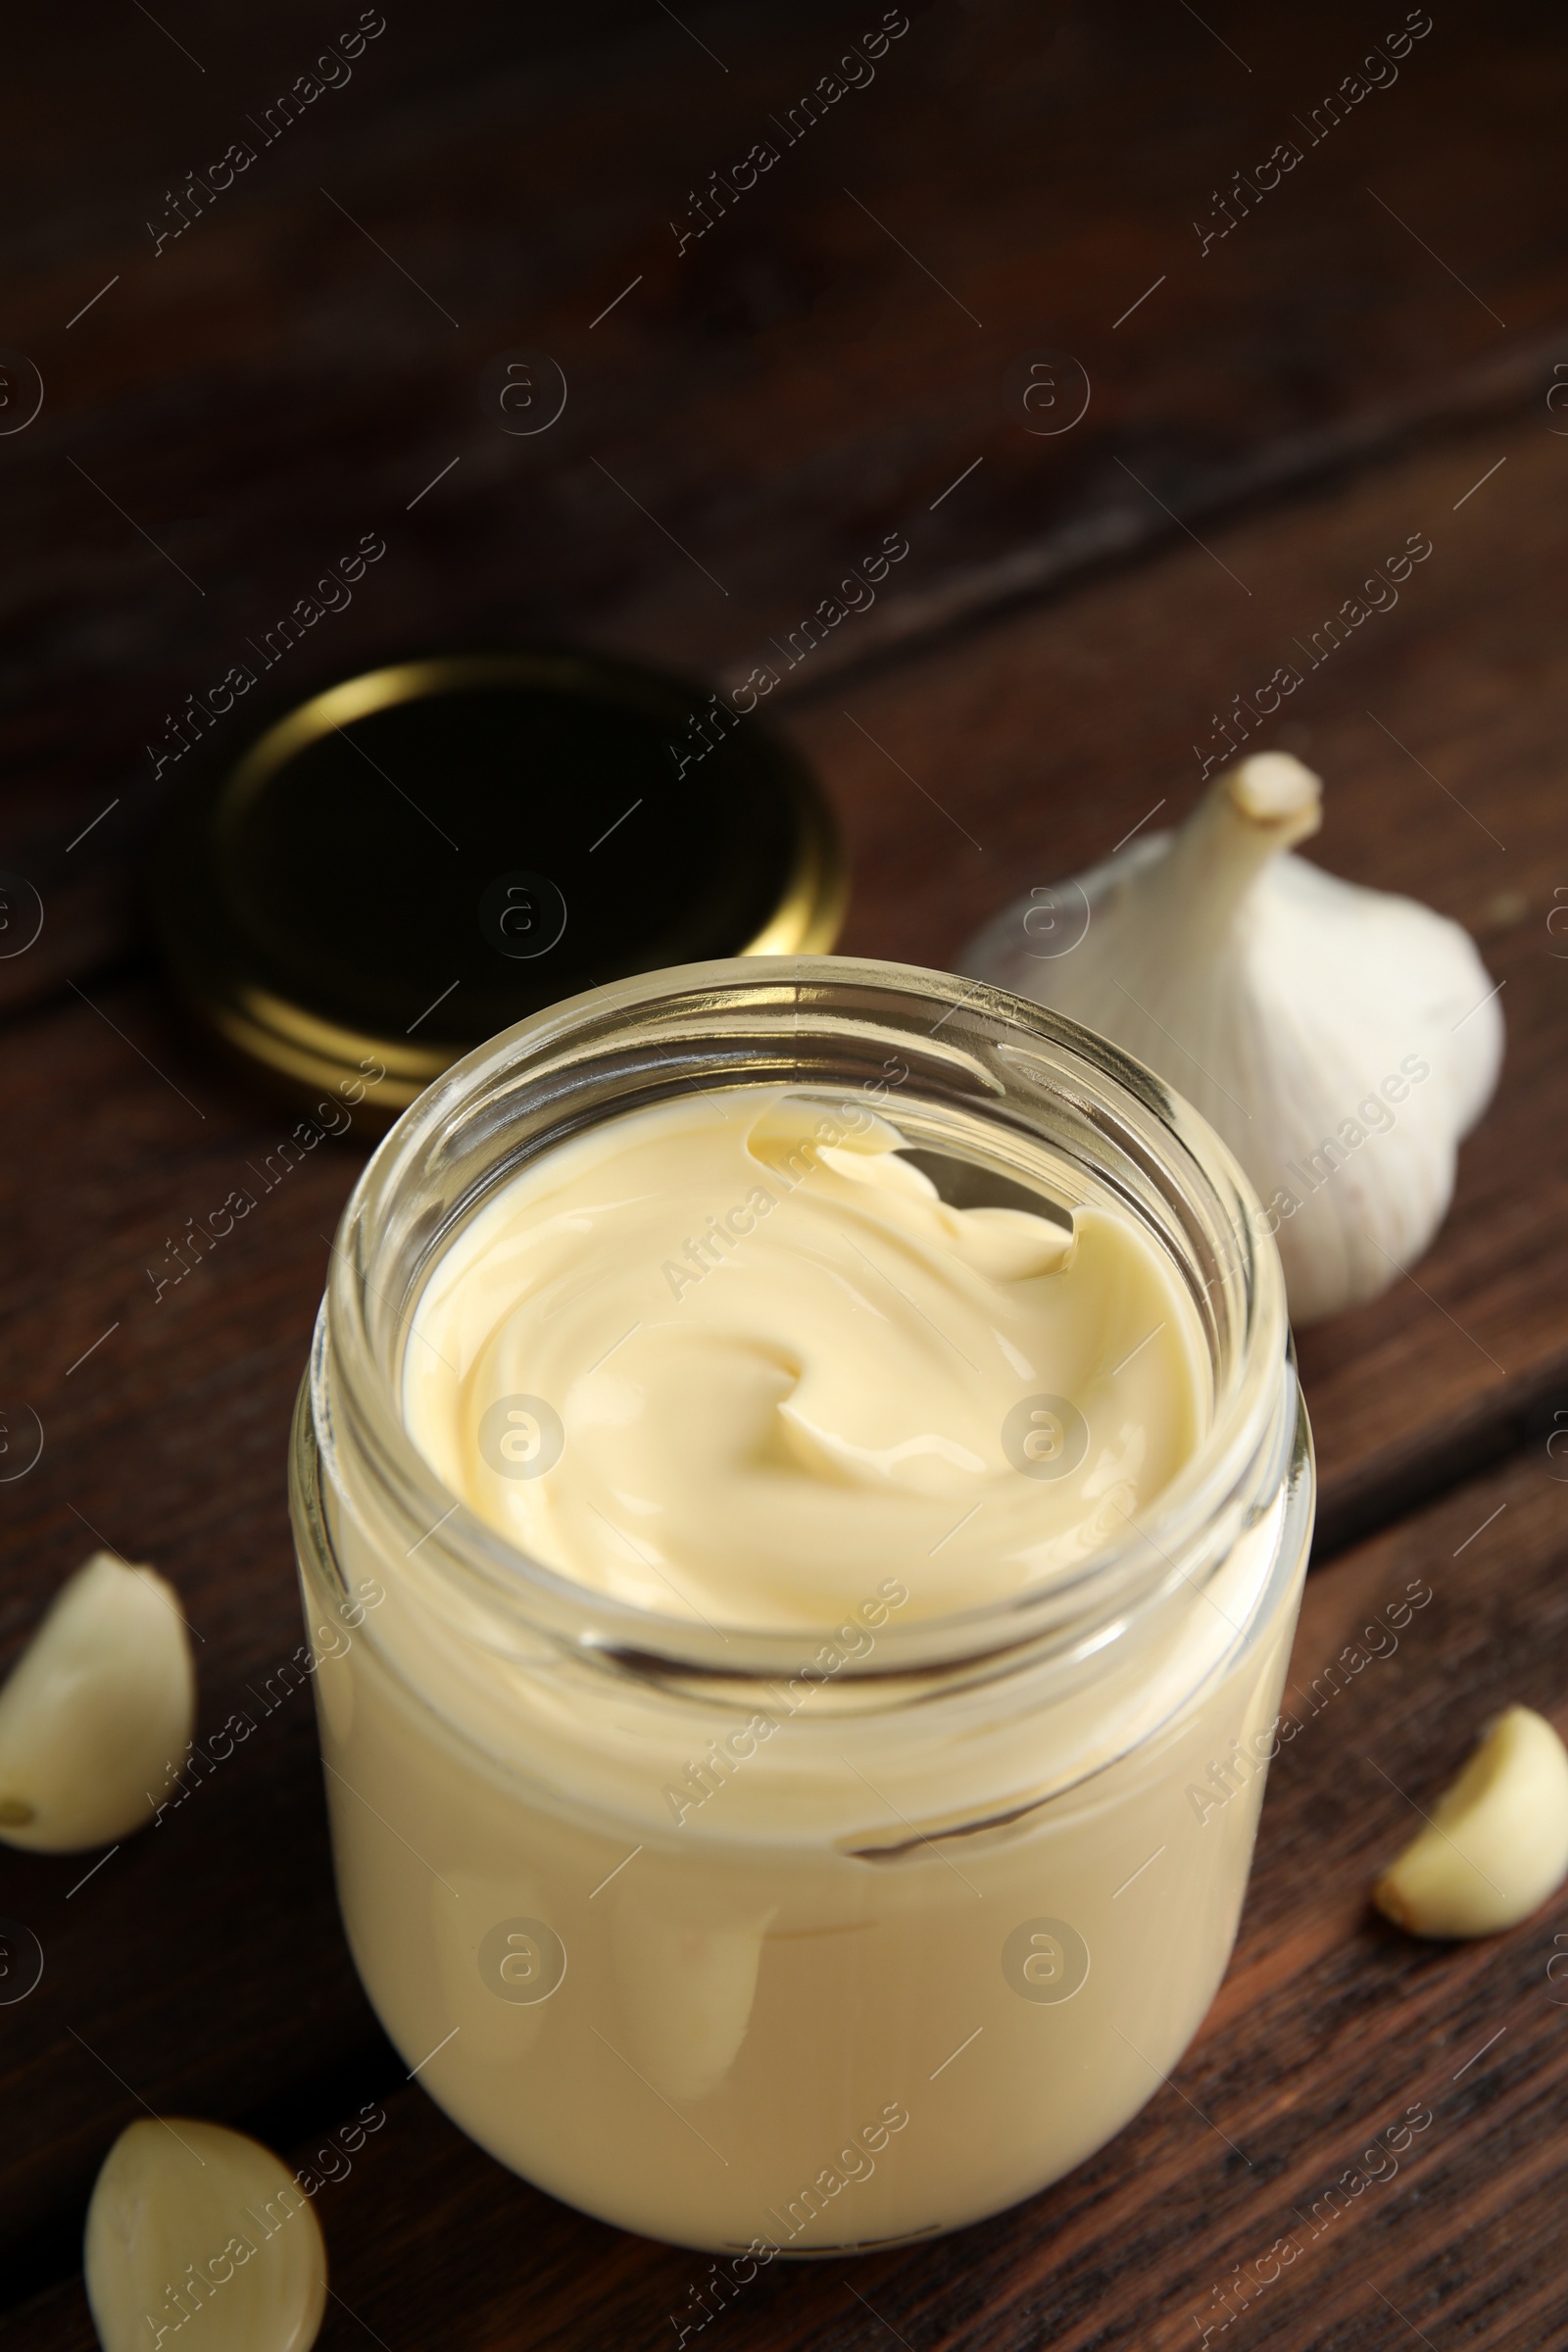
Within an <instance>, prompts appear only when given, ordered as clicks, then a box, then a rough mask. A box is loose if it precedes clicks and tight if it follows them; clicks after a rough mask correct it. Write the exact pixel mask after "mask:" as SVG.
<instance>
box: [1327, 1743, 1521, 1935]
mask: <svg viewBox="0 0 1568 2352" xmlns="http://www.w3.org/2000/svg"><path fill="white" fill-rule="evenodd" d="M1565 1878H1568V1749H1565V1748H1564V1746H1563V1743H1562V1741H1561V1740H1559V1739H1558V1737H1557V1735H1556V1733H1555V1732H1554V1731H1553V1730H1552V1728H1551V1725H1550V1724H1549V1723H1547V1721H1546V1720H1545V1718H1544V1716H1542V1715H1537V1714H1535V1713H1534V1712H1533V1710H1532V1709H1531V1708H1529V1707H1509V1708H1508V1709H1507V1710H1506V1712H1505V1713H1503V1714H1501V1715H1499V1716H1498V1717H1497V1720H1496V1722H1495V1723H1494V1724H1493V1725H1492V1726H1491V1727H1490V1729H1489V1730H1488V1732H1487V1734H1486V1736H1485V1738H1484V1739H1483V1740H1482V1742H1481V1745H1480V1746H1479V1747H1478V1748H1477V1749H1476V1752H1475V1754H1474V1755H1473V1756H1472V1757H1471V1758H1470V1761H1469V1762H1468V1763H1467V1764H1466V1766H1465V1768H1464V1770H1463V1771H1462V1772H1461V1773H1460V1775H1459V1777H1458V1779H1457V1780H1456V1781H1455V1782H1454V1784H1453V1786H1452V1787H1451V1788H1450V1789H1447V1790H1446V1792H1445V1794H1444V1795H1443V1796H1442V1797H1441V1798H1440V1799H1439V1801H1438V1804H1437V1806H1436V1807H1435V1809H1434V1811H1433V1814H1432V1818H1431V1820H1430V1822H1429V1823H1428V1825H1427V1827H1426V1828H1425V1829H1424V1830H1423V1831H1422V1832H1421V1835H1420V1836H1419V1837H1418V1838H1416V1839H1415V1840H1414V1842H1413V1843H1412V1844H1410V1845H1407V1846H1406V1847H1405V1849H1404V1852H1403V1853H1402V1854H1401V1855H1400V1856H1399V1858H1398V1860H1397V1862H1396V1863H1394V1864H1393V1865H1392V1866H1391V1867H1390V1868H1389V1869H1388V1870H1386V1871H1385V1872H1384V1874H1383V1876H1382V1878H1381V1879H1379V1881H1378V1883H1377V1885H1376V1886H1375V1887H1373V1889H1372V1900H1373V1901H1374V1902H1375V1903H1376V1904H1377V1907H1378V1909H1379V1910H1380V1911H1381V1912H1382V1913H1383V1914H1384V1916H1385V1917H1386V1918H1388V1919H1392V1920H1393V1921H1394V1923H1395V1925H1396V1926H1397V1927H1400V1928H1404V1929H1406V1930H1408V1932H1409V1934H1410V1935H1412V1936H1495V1935H1496V1934H1498V1933H1499V1931H1500V1930H1501V1929H1503V1928H1512V1927H1517V1926H1518V1924H1519V1922H1520V1920H1522V1919H1528V1918H1529V1916H1530V1914H1531V1912H1532V1911H1534V1910H1536V1909H1538V1908H1539V1906H1540V1905H1541V1904H1542V1903H1544V1901H1545V1899H1546V1897H1547V1895H1548V1894H1550V1893H1551V1892H1552V1891H1553V1890H1554V1888H1556V1887H1560V1886H1561V1885H1562V1882H1563V1880H1564V1879H1565Z"/></svg>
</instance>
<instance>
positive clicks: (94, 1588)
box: [0, 1551, 196, 1854]
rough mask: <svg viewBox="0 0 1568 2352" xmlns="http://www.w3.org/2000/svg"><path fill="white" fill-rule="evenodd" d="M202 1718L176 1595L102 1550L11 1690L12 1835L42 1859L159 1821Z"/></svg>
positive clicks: (0, 1769)
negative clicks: (161, 1801) (165, 1791)
mask: <svg viewBox="0 0 1568 2352" xmlns="http://www.w3.org/2000/svg"><path fill="white" fill-rule="evenodd" d="M195 1719H196V1674H195V1668H194V1666H193V1665H192V1662H191V1653H190V1642H189V1638H188V1636H187V1635H186V1632H185V1621H184V1619H183V1617H182V1616H181V1615H180V1612H179V1603H178V1601H177V1600H176V1598H175V1596H174V1593H173V1591H172V1587H171V1586H169V1585H167V1584H166V1583H165V1582H164V1580H163V1578H162V1577H161V1576H155V1575H154V1573H153V1571H152V1570H151V1569H150V1568H132V1567H127V1565H126V1564H125V1562H124V1561H123V1560H117V1559H116V1558H115V1557H114V1555H113V1554H112V1553H110V1552H107V1551H99V1552H94V1554H93V1556H92V1558H91V1559H90V1560H88V1562H87V1563H86V1565H85V1567H82V1568H78V1569H77V1571H76V1573H75V1575H74V1576H73V1577H72V1578H71V1579H70V1580H69V1581H68V1582H67V1583H66V1584H65V1585H64V1586H63V1587H62V1588H61V1590H60V1592H59V1593H57V1594H56V1595H55V1599H54V1602H53V1604H52V1606H51V1607H50V1610H49V1613H48V1615H47V1616H46V1617H45V1618H44V1620H43V1623H42V1624H41V1625H40V1626H39V1628H38V1630H37V1632H36V1633H35V1634H34V1635H33V1638H32V1640H31V1642H30V1643H29V1644H28V1646H27V1647H26V1649H25V1650H24V1651H23V1653H22V1656H21V1658H20V1659H19V1660H18V1662H17V1665H16V1667H15V1668H14V1670H13V1672H12V1674H11V1677H10V1680H9V1681H8V1682H7V1683H6V1685H5V1688H4V1689H3V1690H0V1838H4V1839H5V1841H6V1842H7V1843H8V1844H10V1845H21V1846H29V1847H32V1848H33V1849H35V1850H36V1851H38V1852H40V1853H50V1854H68V1853H74V1852H76V1851H78V1850H79V1849H80V1848H82V1847H85V1846H91V1845H108V1844H110V1843H112V1842H113V1840H114V1839H115V1838H126V1837H128V1836H129V1835H130V1833H131V1831H132V1830H138V1829H140V1828H141V1827H142V1826H143V1824H144V1823H146V1822H147V1821H150V1820H151V1818H152V1815H153V1812H154V1810H155V1808H156V1806H157V1803H158V1799H157V1797H156V1796H155V1795H153V1794H152V1793H151V1792H152V1791H153V1790H154V1789H160V1788H162V1787H163V1786H164V1784H165V1782H166V1780H167V1777H168V1772H169V1767H170V1764H171V1762H172V1760H174V1759H179V1758H183V1756H184V1753H185V1745H186V1742H187V1740H189V1739H190V1736H191V1731H192V1728H193V1726H194V1723H195Z"/></svg>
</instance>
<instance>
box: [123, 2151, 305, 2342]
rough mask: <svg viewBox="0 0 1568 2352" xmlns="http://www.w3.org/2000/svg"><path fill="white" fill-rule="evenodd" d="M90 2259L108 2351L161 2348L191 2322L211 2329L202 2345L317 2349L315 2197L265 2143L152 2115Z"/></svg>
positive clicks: (126, 2161) (202, 2331)
mask: <svg viewBox="0 0 1568 2352" xmlns="http://www.w3.org/2000/svg"><path fill="white" fill-rule="evenodd" d="M83 2256H84V2262H85V2267H86V2273H87V2300H88V2302H89V2303H90V2304H91V2306H92V2316H93V2324H94V2326H95V2327H97V2330H98V2336H99V2341H100V2342H101V2343H102V2345H103V2347H104V2352H156V2347H157V2346H158V2345H160V2344H162V2343H163V2342H164V2341H165V2339H166V2337H168V2338H172V2337H173V2335H174V2333H175V2331H176V2330H177V2329H181V2328H183V2327H184V2325H185V2323H186V2321H187V2320H200V2321H202V2322H204V2323H205V2325H204V2326H203V2327H200V2328H199V2330H198V2333H197V2335H196V2336H195V2337H193V2338H192V2339H191V2340H192V2341H193V2342H196V2343H204V2344H213V2345H220V2344H221V2346H222V2347H223V2352H308V2347H309V2346H310V2345H311V2344H314V2343H315V2341H316V2337H317V2332H318V2330H319V2327H320V2325H321V2314H322V2312H323V2311H324V2310H325V2308H326V2248H325V2246H324V2245H323V2244H322V2242H321V2231H320V2227H319V2223H318V2222H317V2219H316V2214H315V2210H314V2208H313V2207H312V2205H311V2203H310V2200H309V2199H308V2198H307V2197H306V2195H305V2192H304V2191H303V2189H301V2188H300V2187H299V2186H298V2184H297V2182H296V2181H295V2179H294V2176H293V2174H292V2173H290V2172H288V2171H287V2170H286V2169H285V2168H284V2166H283V2164H282V2162H281V2161H280V2159H279V2158H278V2157H276V2156H274V2155H273V2154H272V2151H271V2149H270V2148H264V2147H263V2146H262V2145H261V2143H260V2142H259V2141H257V2140H254V2139H247V2138H246V2137H245V2135H244V2133H243V2132H240V2131H225V2130H224V2128H223V2126H222V2125H221V2124H198V2123H191V2122H190V2121H188V2120H187V2119H186V2118H185V2117H183V2116H175V2117H173V2118H172V2119H171V2120H170V2121H169V2122H167V2123H165V2122H163V2121H160V2120H156V2119H152V2118H149V2119H148V2120H147V2121H146V2122H143V2123H135V2124H131V2125H130V2126H129V2127H128V2128H127V2129H126V2130H125V2131H122V2133H121V2135H120V2137H119V2138H118V2139H117V2140H116V2142H115V2144H114V2146H113V2147H112V2148H111V2149H110V2151H109V2154H108V2157H107V2158H106V2160H105V2162H104V2168H103V2171H102V2172H101V2173H100V2174H99V2176H98V2180H97V2182H96V2184H95V2186H94V2188H93V2192H92V2202H91V2203H90V2204H89V2206H88V2208H87V2232H86V2239H85V2243H84V2247H83ZM171 2352H172V2347H171Z"/></svg>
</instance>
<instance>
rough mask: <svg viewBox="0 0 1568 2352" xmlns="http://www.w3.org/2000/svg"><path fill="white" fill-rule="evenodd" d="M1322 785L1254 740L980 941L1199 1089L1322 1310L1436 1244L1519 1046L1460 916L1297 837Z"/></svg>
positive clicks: (1293, 1280)
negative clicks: (1355, 878)
mask: <svg viewBox="0 0 1568 2352" xmlns="http://www.w3.org/2000/svg"><path fill="white" fill-rule="evenodd" d="M1321 799H1322V787H1321V785H1320V783H1319V781H1318V778H1317V777H1316V776H1315V775H1313V774H1312V773H1311V771H1310V769H1308V768H1305V767H1303V766H1302V765H1301V763H1300V761H1299V760H1294V759H1292V758H1290V757H1289V756H1288V755H1287V754H1285V753H1280V752H1264V753H1259V754H1256V755H1254V756H1253V757H1252V758H1250V759H1248V760H1241V761H1239V762H1238V764H1237V765H1236V766H1234V767H1231V768H1228V769H1226V770H1225V771H1224V772H1223V773H1222V774H1221V775H1219V776H1217V777H1216V778H1215V779H1214V782H1213V783H1212V784H1211V786H1210V787H1209V790H1208V792H1207V794H1206V795H1205V796H1204V798H1203V799H1202V800H1201V802H1200V803H1199V805H1198V807H1197V809H1195V810H1194V811H1193V814H1192V815H1191V817H1189V819H1188V821H1187V823H1186V824H1185V825H1184V826H1183V827H1182V829H1181V830H1180V832H1178V833H1174V834H1171V833H1164V834H1152V835H1151V836H1150V837H1149V838H1148V839H1146V840H1142V841H1139V842H1137V843H1135V844H1134V845H1133V846H1132V847H1131V848H1129V849H1127V850H1125V851H1123V852H1120V853H1118V854H1117V855H1116V856H1114V857H1112V858H1109V859H1108V860H1107V861H1106V862H1105V863H1104V864H1103V865H1100V866H1096V867H1095V868H1093V870H1092V871H1090V872H1088V873H1086V874H1083V875H1081V876H1080V877H1079V878H1078V880H1077V881H1076V882H1075V883H1064V884H1058V885H1057V886H1056V887H1055V889H1054V890H1053V891H1051V892H1039V891H1037V892H1035V893H1033V894H1032V895H1031V897H1030V898H1029V899H1028V900H1024V901H1020V902H1019V903H1018V904H1017V905H1015V906H1013V907H1009V908H1008V909H1007V910H1006V911H1005V913H1004V914H1002V915H1001V916H999V917H998V918H997V919H996V921H994V922H993V923H991V924H990V925H989V926H988V927H987V928H986V930H985V931H983V932H982V933H981V934H980V936H979V938H978V939H977V940H976V941H974V943H973V944H972V946H971V947H970V949H969V951H968V954H967V956H966V958H965V968H966V969H967V970H968V971H970V972H972V973H973V974H974V975H975V976H976V977H977V978H979V979H984V980H991V981H995V982H996V983H998V984H999V985H1000V986H1002V987H1004V988H1010V989H1013V990H1015V991H1016V992H1017V993H1018V994H1019V995H1020V996H1029V997H1033V998H1035V999H1036V1000H1037V1002H1038V1003H1040V1004H1042V1005H1050V1006H1051V1007H1052V1009H1053V1010H1054V1011H1056V1012H1063V1013H1067V1014H1069V1015H1070V1016H1071V1017H1072V1018H1073V1019H1074V1020H1077V1021H1082V1022H1083V1023H1084V1025H1085V1026H1086V1027H1087V1028H1090V1029H1098V1030H1099V1031H1100V1032H1101V1034H1102V1035H1103V1036H1104V1037H1107V1038H1109V1039H1110V1040H1111V1041H1112V1042H1113V1043H1114V1044H1115V1045H1117V1046H1120V1047H1121V1048H1122V1049H1123V1050H1124V1051H1125V1052H1127V1053H1129V1054H1134V1055H1136V1056H1137V1058H1138V1059H1139V1060H1140V1061H1143V1062H1146V1063H1147V1064H1148V1065H1149V1067H1150V1068H1151V1069H1152V1070H1154V1071H1155V1072H1157V1074H1158V1075H1159V1076H1160V1077H1161V1078H1163V1079H1164V1080H1165V1081H1166V1082H1167V1083H1168V1084H1169V1085H1170V1086H1172V1087H1174V1088H1175V1089H1176V1090H1177V1092H1178V1093H1180V1094H1183V1095H1185V1096H1186V1097H1187V1099H1188V1100H1189V1102H1191V1103H1194V1104H1196V1106H1197V1107H1198V1109H1200V1110H1201V1112H1202V1113H1203V1115H1204V1117H1205V1118H1206V1119H1207V1120H1208V1122H1209V1124H1210V1125H1211V1126H1212V1127H1214V1128H1215V1129H1216V1130H1217V1132H1218V1133H1219V1135H1220V1136H1221V1137H1222V1138H1223V1139H1224V1141H1225V1142H1226V1143H1227V1144H1228V1145H1229V1146H1230V1148H1231V1150H1232V1152H1234V1153H1235V1154H1236V1157H1237V1158H1238V1159H1239V1160H1240V1161H1241V1164H1242V1166H1243V1168H1244V1169H1245V1170H1246V1172H1247V1174H1248V1176H1249V1177H1250V1179H1251V1181H1252V1184H1253V1186H1254V1188H1255V1189H1256V1191H1257V1193H1258V1195H1259V1197H1260V1199H1261V1201H1263V1204H1264V1212H1265V1218H1266V1222H1267V1226H1268V1230H1269V1231H1270V1232H1272V1233H1273V1234H1274V1235H1275V1237H1276V1239H1277V1241H1278V1244H1279V1250H1280V1256H1281V1258H1282V1259H1283V1261H1284V1265H1285V1279H1286V1285H1287V1289H1288V1291H1289V1295H1290V1302H1291V1311H1292V1314H1293V1315H1294V1317H1295V1318H1296V1320H1297V1321H1298V1322H1300V1323H1307V1322H1313V1321H1316V1320H1318V1319H1319V1318H1321V1317H1322V1316H1325V1315H1332V1314H1336V1313H1338V1312H1339V1311H1340V1309H1341V1308H1343V1307H1348V1306H1352V1305H1355V1304H1357V1303H1358V1302H1359V1301H1360V1300H1362V1299H1370V1298H1373V1297H1375V1295H1376V1294H1377V1293H1378V1292H1379V1291H1381V1290H1383V1289H1384V1288H1385V1287H1386V1286H1387V1285H1388V1284H1389V1283H1391V1282H1392V1281H1393V1280H1394V1279H1395V1276H1396V1275H1397V1273H1398V1271H1399V1270H1400V1269H1401V1268H1403V1267H1405V1266H1408V1265H1410V1264H1411V1263H1412V1262H1413V1261H1414V1260H1415V1259H1416V1258H1417V1257H1419V1256H1420V1254H1421V1252H1422V1251H1423V1250H1425V1248H1426V1246H1427V1244H1428V1243H1429V1242H1430V1241H1431V1239H1432V1236H1433V1235H1434V1234H1435V1233H1436V1231H1437V1229H1438V1226H1439V1225H1440V1224H1441V1223H1442V1221H1443V1217H1444V1215H1445V1212H1446V1209H1447V1205H1448V1201H1449V1200H1450V1198H1451V1196H1452V1192H1453V1177H1454V1157H1455V1152H1456V1148H1457V1145H1458V1142H1459V1139H1460V1137H1461V1136H1462V1135H1464V1134H1465V1133H1466V1132H1467V1130H1468V1129H1469V1128H1470V1127H1471V1126H1472V1125H1473V1124H1474V1122H1475V1121H1476V1119H1478V1118H1479V1117H1480V1115H1481V1112H1482V1110H1483V1109H1484V1108H1485V1106H1486V1103H1487V1102H1488V1100H1489V1098H1490V1096H1491V1094H1492V1091H1493V1088H1494V1086H1495V1083H1496V1077H1497V1070H1498V1066H1499V1064H1500V1061H1501V1058H1502V1016H1501V1013H1500V1011H1499V1009H1498V1006H1497V1002H1496V997H1495V992H1494V990H1493V984H1492V982H1491V980H1490V979H1489V978H1488V975H1487V971H1486V967H1485V966H1484V964H1483V963H1482V961H1481V958H1480V956H1478V955H1477V953H1476V950H1475V948H1474V947H1473V945H1472V944H1471V941H1470V939H1469V937H1468V935H1467V934H1466V933H1465V932H1464V931H1462V930H1461V929H1460V928H1459V926H1458V924H1457V923H1452V922H1449V921H1447V920H1446V917H1444V916H1442V915H1438V914H1434V913H1433V912H1432V911H1431V909H1430V908H1429V907H1421V906H1418V905H1417V904H1416V902H1415V901H1414V900H1413V899H1405V898H1397V897H1394V896H1391V895H1390V894H1389V893H1387V892H1384V891H1378V890H1367V889H1363V888H1361V887H1360V886H1359V885H1357V884H1354V883H1350V882H1344V881H1341V880H1339V879H1338V878H1337V877H1336V876H1334V875H1332V874H1328V873H1325V872H1324V871H1323V870H1322V868H1321V867H1320V866H1316V865H1311V864H1309V863H1308V862H1307V861H1306V860H1305V859H1304V858H1296V857H1293V856H1291V855H1290V852H1291V849H1292V846H1293V844H1295V843H1296V842H1299V841H1301V840H1304V839H1305V837H1306V836H1307V835H1308V834H1309V833H1314V832H1316V830H1317V828H1318V825H1319V823H1320V822H1321Z"/></svg>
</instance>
